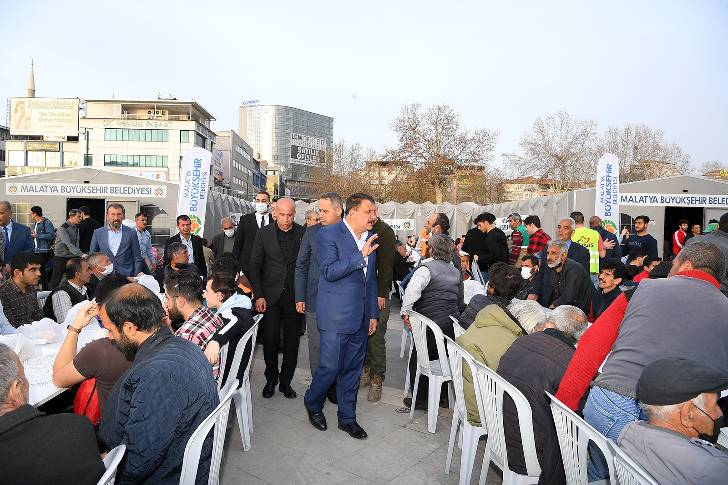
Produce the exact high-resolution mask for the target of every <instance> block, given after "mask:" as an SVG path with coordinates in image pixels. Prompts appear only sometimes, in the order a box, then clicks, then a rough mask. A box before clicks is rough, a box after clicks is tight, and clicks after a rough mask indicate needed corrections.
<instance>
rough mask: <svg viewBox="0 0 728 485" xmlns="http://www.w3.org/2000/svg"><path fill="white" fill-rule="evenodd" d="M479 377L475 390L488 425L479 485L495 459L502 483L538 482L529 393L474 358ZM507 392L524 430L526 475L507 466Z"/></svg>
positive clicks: (506, 484) (522, 442)
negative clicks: (505, 402) (504, 406)
mask: <svg viewBox="0 0 728 485" xmlns="http://www.w3.org/2000/svg"><path fill="white" fill-rule="evenodd" d="M473 365H474V366H475V370H476V374H477V376H478V377H477V378H474V379H473V383H474V384H475V386H476V387H475V389H476V392H478V391H480V393H481V399H482V400H483V408H484V409H485V426H486V428H488V441H486V443H485V452H484V453H483V467H482V468H481V470H480V480H479V484H480V485H484V484H485V479H486V477H487V476H488V469H489V468H490V462H491V461H492V462H493V463H494V464H495V465H496V466H497V467H498V468H500V469H501V471H502V472H503V485H526V484H535V483H538V479H539V476H540V475H541V466H540V465H539V463H538V457H537V456H536V442H535V438H534V436H533V416H532V413H531V405H530V404H529V402H528V400H527V399H526V396H524V395H523V394H522V393H521V391H519V390H518V389H516V387H514V386H513V385H512V384H510V383H509V382H508V381H506V380H505V379H503V378H502V377H501V376H499V375H498V374H496V373H495V372H494V371H493V370H491V369H489V368H488V367H487V366H485V365H484V364H481V363H480V362H478V361H476V360H474V361H473ZM504 394H508V395H509V396H510V398H511V399H512V400H513V402H514V403H515V405H516V411H517V412H518V426H519V428H520V432H521V444H522V446H523V457H524V458H525V460H526V475H519V474H517V473H515V472H514V471H513V470H511V469H510V468H509V467H508V453H507V452H506V438H505V433H504V430H503V395H504Z"/></svg>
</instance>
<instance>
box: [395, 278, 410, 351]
mask: <svg viewBox="0 0 728 485" xmlns="http://www.w3.org/2000/svg"><path fill="white" fill-rule="evenodd" d="M395 283H396V284H397V288H399V295H400V298H404V289H403V288H402V282H401V281H396V282H395ZM411 339H412V334H411V333H410V331H409V329H408V328H407V325H402V340H401V341H400V343H399V358H400V359H401V358H402V357H404V354H405V349H406V348H407V344H410V343H411ZM408 355H409V354H408ZM407 360H408V361H409V358H408V359H407Z"/></svg>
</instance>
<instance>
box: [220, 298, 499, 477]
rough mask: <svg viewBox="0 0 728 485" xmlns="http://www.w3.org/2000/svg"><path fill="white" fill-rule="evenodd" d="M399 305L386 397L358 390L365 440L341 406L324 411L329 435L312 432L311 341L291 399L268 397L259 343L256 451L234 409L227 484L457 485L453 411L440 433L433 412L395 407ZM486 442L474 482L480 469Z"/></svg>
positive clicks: (400, 377) (399, 381)
mask: <svg viewBox="0 0 728 485" xmlns="http://www.w3.org/2000/svg"><path fill="white" fill-rule="evenodd" d="M396 303H397V302H395V304H393V308H392V318H391V319H390V322H389V329H388V331H387V351H388V354H387V366H388V370H387V377H386V381H385V388H384V393H383V398H382V401H381V402H379V403H376V404H374V403H370V402H368V401H367V400H366V389H362V390H361V391H360V392H359V401H358V408H357V420H358V422H359V423H360V424H361V425H362V426H363V427H364V429H366V431H367V433H368V434H369V438H368V439H367V440H363V441H359V440H355V439H353V438H351V437H349V435H348V434H346V433H344V432H343V431H340V430H339V429H338V428H337V427H336V407H335V406H334V405H331V404H330V403H327V405H326V407H325V408H324V414H325V415H326V418H327V421H328V423H329V429H328V430H327V431H325V432H321V431H318V430H316V429H314V428H313V427H312V426H311V425H310V424H309V422H308V417H307V415H306V411H305V409H304V407H303V393H304V392H305V390H306V388H307V387H308V385H309V383H310V381H311V375H310V371H309V369H308V352H307V345H308V343H307V340H306V338H305V337H304V338H303V339H301V350H300V352H299V359H298V370H297V371H296V377H295V380H294V383H293V387H294V389H295V390H296V391H297V392H298V398H296V399H286V398H285V397H283V395H282V394H280V393H278V392H276V395H275V396H274V397H273V398H271V399H263V398H262V397H261V395H260V392H261V390H262V388H263V385H264V383H265V382H264V377H263V370H264V364H263V360H262V352H261V351H262V349H261V348H258V349H257V352H256V360H255V362H254V364H253V371H252V374H253V375H252V381H253V382H252V391H253V423H254V432H253V434H252V449H251V450H250V451H248V452H243V451H242V444H241V440H240V433H239V432H238V427H237V423H236V422H235V417H234V416H235V413H234V412H231V413H230V416H231V424H233V425H234V426H233V427H232V428H230V429H229V431H228V434H227V439H226V445H225V456H224V459H223V465H222V470H221V481H222V483H223V484H226V485H227V484H242V483H244V484H336V483H342V484H348V485H355V484H378V483H391V484H456V483H458V469H459V461H460V452H459V450H458V448H457V447H456V448H455V452H454V456H453V465H454V466H453V467H452V470H451V472H450V474H445V458H446V455H447V443H448V437H449V432H450V423H451V415H450V414H449V412H448V410H441V413H440V417H439V419H438V423H437V433H435V434H430V433H428V432H427V416H426V414H425V413H424V412H423V411H416V412H415V417H414V419H413V420H410V419H409V415H408V414H399V413H396V412H395V409H397V408H398V407H400V406H401V405H402V403H401V401H402V388H403V386H404V376H405V361H404V359H400V358H399V344H400V339H401V335H402V325H403V323H402V320H401V319H400V318H399V317H398V316H397V313H396V312H397V311H398V307H396V308H395V305H396ZM482 449H483V443H482V442H481V446H480V450H479V453H478V457H477V458H476V462H475V463H476V471H475V473H474V480H476V481H477V476H478V473H479V471H480V463H482V461H481V459H482V458H481V457H482ZM487 483H488V485H493V484H500V483H501V476H500V472H499V471H498V470H497V469H495V468H493V467H491V469H490V471H489V474H488V481H487Z"/></svg>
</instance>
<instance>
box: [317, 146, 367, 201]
mask: <svg viewBox="0 0 728 485" xmlns="http://www.w3.org/2000/svg"><path fill="white" fill-rule="evenodd" d="M368 157H370V158H372V157H373V158H376V155H375V154H374V151H373V150H367V149H365V148H364V147H362V146H361V144H360V143H353V144H348V143H347V142H345V141H343V140H339V141H337V142H336V143H334V146H333V147H332V148H331V150H329V151H328V152H327V153H326V158H325V162H324V164H323V165H319V166H317V167H315V168H314V169H313V170H312V171H311V172H312V176H311V180H313V181H314V185H315V187H316V189H317V192H319V193H323V192H329V191H334V192H338V193H339V194H340V195H341V196H342V197H346V196H348V195H349V194H352V193H354V192H369V191H370V189H371V185H370V184H369V181H368V179H367V178H366V177H365V176H364V174H363V173H362V169H363V168H364V166H365V162H366V160H367V159H368Z"/></svg>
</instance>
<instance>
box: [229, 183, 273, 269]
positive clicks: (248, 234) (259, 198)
mask: <svg viewBox="0 0 728 485" xmlns="http://www.w3.org/2000/svg"><path fill="white" fill-rule="evenodd" d="M272 221H273V219H272V217H271V214H270V194H269V193H268V192H265V191H260V192H258V193H257V194H256V195H255V212H254V213H252V214H245V215H244V216H242V217H241V218H240V221H238V229H237V230H236V231H235V241H234V242H233V251H232V252H233V256H235V258H236V259H237V260H238V264H239V265H240V269H241V271H242V272H243V273H245V275H246V276H249V275H250V253H251V252H252V251H253V241H255V235H256V234H258V229H260V228H261V227H265V226H267V225H268V224H270V223H271V222H272Z"/></svg>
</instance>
